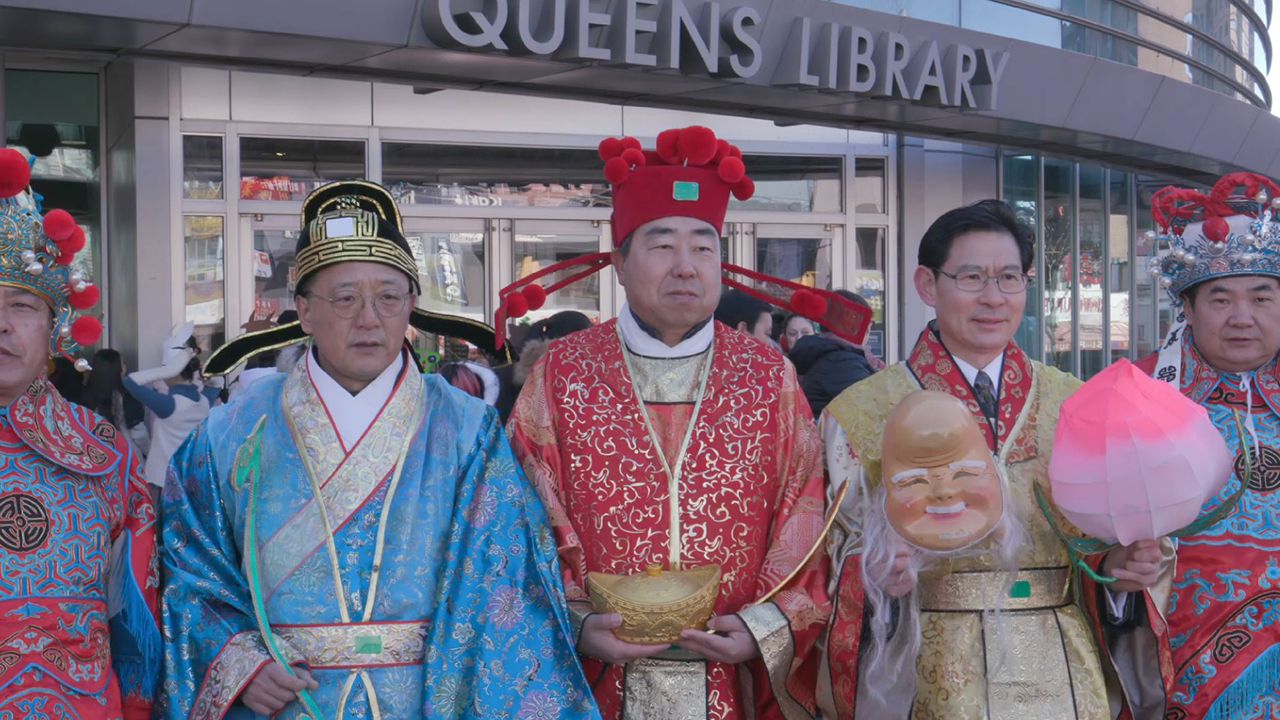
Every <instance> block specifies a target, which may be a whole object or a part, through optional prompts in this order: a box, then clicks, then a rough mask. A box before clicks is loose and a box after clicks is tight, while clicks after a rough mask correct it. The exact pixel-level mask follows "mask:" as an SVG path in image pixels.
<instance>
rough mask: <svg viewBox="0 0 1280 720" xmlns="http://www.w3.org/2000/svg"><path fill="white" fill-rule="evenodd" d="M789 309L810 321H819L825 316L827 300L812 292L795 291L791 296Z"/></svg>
mask: <svg viewBox="0 0 1280 720" xmlns="http://www.w3.org/2000/svg"><path fill="white" fill-rule="evenodd" d="M791 309H792V310H795V311H796V312H797V313H798V314H800V315H803V316H805V317H807V318H809V319H810V320H821V319H822V316H824V315H826V314H827V300H826V298H824V297H822V296H821V295H819V294H818V293H816V292H814V291H812V290H797V291H795V292H794V293H792V294H791Z"/></svg>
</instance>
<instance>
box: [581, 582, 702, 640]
mask: <svg viewBox="0 0 1280 720" xmlns="http://www.w3.org/2000/svg"><path fill="white" fill-rule="evenodd" d="M587 590H588V591H589V592H590V594H591V607H592V608H593V609H594V610H595V611H596V612H600V613H618V614H619V615H621V616H622V626H621V627H619V628H618V629H617V630H615V631H614V634H615V635H617V636H618V638H619V639H620V640H623V641H626V642H629V643H639V644H645V645H649V644H660V643H674V642H676V641H677V640H679V639H680V631H681V630H684V629H685V628H698V629H705V628H706V627H707V620H709V619H710V618H711V613H712V611H713V610H715V605H716V598H718V597H719V595H720V566H718V565H708V566H706V567H700V568H693V569H691V570H663V569H662V566H660V565H650V566H649V567H648V568H647V569H646V570H645V571H644V572H641V573H636V574H635V575H606V574H604V573H594V572H593V573H587Z"/></svg>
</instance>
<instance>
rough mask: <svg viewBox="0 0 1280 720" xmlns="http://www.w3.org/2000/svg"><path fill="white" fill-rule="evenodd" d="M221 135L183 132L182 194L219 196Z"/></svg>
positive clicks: (195, 197) (203, 197)
mask: <svg viewBox="0 0 1280 720" xmlns="http://www.w3.org/2000/svg"><path fill="white" fill-rule="evenodd" d="M222 192H223V191H222V136H221V135H183V136H182V197H183V198H185V199H187V200H221V199H222V198H223V194H222Z"/></svg>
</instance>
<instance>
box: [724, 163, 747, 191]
mask: <svg viewBox="0 0 1280 720" xmlns="http://www.w3.org/2000/svg"><path fill="white" fill-rule="evenodd" d="M716 172H718V173H720V179H721V180H723V181H725V182H727V183H729V184H730V185H735V184H737V183H738V182H740V181H741V180H742V178H744V177H746V176H747V166H746V165H745V164H744V163H743V162H742V160H741V159H739V158H736V157H727V158H725V159H724V160H721V161H720V166H719V167H718V168H717V169H716Z"/></svg>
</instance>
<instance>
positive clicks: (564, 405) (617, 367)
mask: <svg viewBox="0 0 1280 720" xmlns="http://www.w3.org/2000/svg"><path fill="white" fill-rule="evenodd" d="M714 338H715V339H714V343H713V345H712V349H711V350H710V352H711V353H712V356H711V359H710V362H711V367H710V370H709V372H708V374H707V375H706V383H705V389H704V391H703V394H702V403H701V407H700V408H699V409H698V413H697V416H696V417H693V418H692V420H691V419H690V418H691V416H692V414H693V412H694V409H695V408H694V405H693V403H684V402H681V403H667V404H656V403H652V402H650V403H645V404H644V405H643V406H642V405H641V403H640V401H639V400H638V399H637V393H636V390H635V388H634V387H633V384H632V377H631V375H630V373H629V370H628V366H627V359H626V357H624V349H623V346H622V341H621V338H620V335H619V332H618V330H617V328H616V321H611V322H607V323H604V324H602V325H600V326H598V327H595V328H592V329H589V330H585V331H582V332H579V333H576V334H574V335H572V336H570V337H569V338H566V339H564V340H560V341H557V342H555V343H553V344H552V345H551V347H550V349H549V350H548V351H547V355H546V357H545V358H543V360H541V361H540V362H539V364H538V365H537V366H535V368H534V370H533V372H532V373H531V375H530V377H529V380H528V381H527V382H526V384H525V386H524V388H523V390H522V392H521V395H520V398H519V400H518V401H517V403H516V407H515V410H514V413H513V415H512V418H511V422H510V423H509V426H508V432H509V434H510V435H511V438H512V446H513V447H514V449H515V451H516V455H517V456H518V457H519V458H520V460H521V461H522V462H523V464H524V468H525V470H526V472H527V473H528V475H529V477H530V478H531V479H532V481H533V482H534V483H535V484H536V486H537V488H538V491H539V494H540V495H541V496H542V498H543V500H544V502H545V503H546V505H547V509H548V512H549V515H550V518H551V523H552V527H553V530H554V532H555V535H556V539H557V541H558V544H559V548H560V562H561V565H562V568H563V573H564V583H565V589H566V592H567V595H568V599H569V600H570V603H571V605H573V604H574V601H585V600H587V591H586V586H585V578H586V574H587V573H588V572H593V571H597V572H605V573H614V574H629V573H636V572H640V571H642V570H644V569H645V568H646V566H648V565H650V564H653V563H658V564H663V565H667V564H668V561H669V560H670V558H671V556H672V551H673V548H672V539H673V530H674V529H678V532H677V533H676V534H675V536H674V537H675V539H676V544H677V545H678V547H677V548H676V552H677V553H678V556H679V559H680V561H681V563H682V566H683V567H698V566H702V565H707V564H711V563H716V564H719V565H720V566H721V568H722V571H723V575H722V579H721V586H720V596H719V600H718V601H717V604H716V608H715V611H716V613H717V614H729V613H739V614H740V615H741V616H742V617H743V619H744V621H746V622H747V625H748V627H750V628H751V630H752V632H753V635H755V636H756V639H757V642H758V643H759V645H760V648H761V651H762V658H761V659H759V660H755V661H752V662H750V663H747V664H744V665H742V666H732V665H725V664H720V663H707V664H706V678H705V685H704V686H703V687H704V688H705V702H706V705H707V709H706V715H707V716H708V717H713V718H746V717H759V718H777V717H787V718H791V717H811V716H812V715H813V714H814V713H815V712H816V708H815V705H814V698H813V689H814V686H815V683H816V669H817V660H818V658H817V653H816V652H815V643H816V641H817V639H818V637H819V635H820V633H821V631H822V628H823V627H824V624H825V621H826V618H827V613H828V600H827V597H826V591H825V587H826V578H827V571H826V560H825V553H824V552H822V551H821V549H819V551H818V552H817V553H816V554H815V555H814V556H813V557H812V559H811V560H810V562H809V563H808V564H807V565H806V566H805V568H804V569H803V570H802V571H801V572H800V573H799V574H798V576H797V577H795V578H794V579H793V580H792V581H791V582H790V583H788V584H787V586H786V589H785V590H784V591H782V592H781V593H779V594H778V595H777V596H775V597H774V598H773V599H772V602H771V603H767V604H765V605H759V606H756V607H750V606H751V605H752V603H753V602H754V601H756V600H757V599H759V598H761V597H763V596H764V595H765V594H767V593H768V592H770V591H771V590H773V589H774V588H775V587H777V586H778V585H779V584H780V583H781V582H782V581H783V580H784V579H786V578H787V576H788V575H790V574H791V573H792V571H793V570H795V569H796V566H797V565H798V564H799V562H800V561H801V560H802V559H803V558H804V556H805V555H806V554H807V553H808V552H809V550H810V549H811V548H813V547H814V545H815V544H817V540H818V537H819V535H820V533H821V529H822V519H823V506H824V499H823V497H824V495H823V493H824V480H823V468H822V462H821V447H820V442H819V439H818V436H817V430H816V427H815V425H814V422H813V419H812V416H811V415H810V413H809V409H808V405H807V404H806V401H805V398H804V395H803V394H802V393H801V391H800V389H799V386H798V383H797V381H796V375H795V370H794V368H792V366H791V364H790V363H789V362H787V361H786V360H785V359H784V358H783V357H782V356H781V355H780V354H778V353H777V352H776V351H774V350H772V349H771V348H768V347H766V346H765V345H764V344H762V343H760V342H759V341H758V340H755V339H753V338H750V337H748V336H746V335H744V334H742V333H739V332H737V331H735V330H731V329H729V328H728V327H726V326H724V325H722V324H720V323H716V327H715V336H714ZM642 407H643V409H642ZM646 411H647V412H646ZM646 415H647V417H646ZM689 422H693V423H694V425H693V428H692V432H691V435H690V440H689V447H688V450H687V453H686V455H685V458H684V461H683V463H682V466H683V467H682V472H681V476H680V477H679V482H678V483H675V484H674V488H675V490H676V493H677V496H676V498H674V499H673V498H672V496H671V490H672V487H673V483H670V482H669V481H668V479H667V475H666V472H665V470H664V467H663V463H662V460H661V458H660V456H659V453H661V454H662V455H663V456H665V458H666V459H667V462H668V463H669V466H670V467H672V468H675V467H677V466H678V465H681V463H679V462H678V458H677V457H676V455H677V454H678V453H679V447H680V445H681V443H682V441H683V439H684V437H685V435H686V431H688V430H689V425H688V423H689ZM649 423H652V426H653V430H654V432H653V433H652V434H651V433H650V431H649ZM655 436H656V437H657V438H659V440H658V446H655V443H654V442H653V440H652V438H653V437H655ZM673 505H676V506H678V508H679V514H678V517H677V518H676V520H677V522H675V523H673V522H672V517H671V515H670V509H671V507H672V506H673ZM779 611H780V612H779ZM770 613H772V616H773V618H775V621H774V622H772V623H771V622H769V621H768V620H767V618H768V617H769V615H770ZM749 618H750V619H749ZM642 662H643V661H642ZM583 664H584V667H585V669H586V673H587V678H588V680H589V681H591V682H592V683H593V685H594V690H595V696H596V700H597V701H598V703H599V704H600V708H601V711H602V714H603V715H604V717H605V718H619V717H621V716H622V714H623V705H624V694H625V693H626V692H628V690H627V688H626V687H625V686H626V683H627V680H626V677H627V673H626V671H624V668H623V667H620V666H605V665H604V664H603V663H601V662H598V661H596V660H593V659H590V658H583ZM632 665H635V663H632ZM747 673H749V675H748V674H747ZM631 692H633V693H634V692H635V690H634V689H632V690H631ZM698 701H699V702H702V701H703V699H702V698H700V699H699V700H698Z"/></svg>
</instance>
